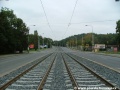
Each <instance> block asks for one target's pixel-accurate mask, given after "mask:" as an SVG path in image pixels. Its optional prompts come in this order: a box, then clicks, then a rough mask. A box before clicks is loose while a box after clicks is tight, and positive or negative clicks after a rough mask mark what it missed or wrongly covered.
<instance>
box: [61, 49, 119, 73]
mask: <svg viewBox="0 0 120 90" xmlns="http://www.w3.org/2000/svg"><path fill="white" fill-rule="evenodd" d="M63 50H64V51H65V52H70V53H72V54H75V55H77V56H80V57H83V58H87V59H89V60H92V61H95V62H98V63H100V64H103V65H105V66H107V67H110V68H112V69H114V70H117V71H119V72H120V55H114V56H113V55H112V56H111V55H110V56H108V55H107V56H106V55H105V54H96V53H93V52H83V51H79V50H71V49H68V48H63Z"/></svg>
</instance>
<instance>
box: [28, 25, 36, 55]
mask: <svg viewBox="0 0 120 90" xmlns="http://www.w3.org/2000/svg"><path fill="white" fill-rule="evenodd" d="M30 26H36V25H29V26H28V27H30ZM27 49H28V53H29V30H28V48H27Z"/></svg>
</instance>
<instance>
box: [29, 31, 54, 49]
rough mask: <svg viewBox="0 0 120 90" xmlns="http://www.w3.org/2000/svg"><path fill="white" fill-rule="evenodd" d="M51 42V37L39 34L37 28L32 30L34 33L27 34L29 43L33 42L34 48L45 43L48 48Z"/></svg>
mask: <svg viewBox="0 0 120 90" xmlns="http://www.w3.org/2000/svg"><path fill="white" fill-rule="evenodd" d="M52 43H53V40H52V39H51V38H46V37H42V36H39V35H38V32H37V30H35V31H34V34H29V45H30V44H33V45H34V49H35V50H37V49H38V48H40V46H43V47H44V46H45V45H47V46H48V48H50V47H52ZM38 45H39V46H38Z"/></svg>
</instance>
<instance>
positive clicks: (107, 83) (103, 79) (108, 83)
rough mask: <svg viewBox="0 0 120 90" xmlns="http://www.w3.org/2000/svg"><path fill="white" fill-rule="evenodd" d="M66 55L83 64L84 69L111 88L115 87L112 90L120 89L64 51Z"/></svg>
mask: <svg viewBox="0 0 120 90" xmlns="http://www.w3.org/2000/svg"><path fill="white" fill-rule="evenodd" d="M65 54H66V55H68V56H69V57H70V58H72V59H73V60H74V61H76V62H77V63H78V64H80V65H81V66H83V67H84V68H85V69H86V70H88V71H89V72H91V73H92V74H93V75H94V76H96V77H97V78H98V79H100V80H101V81H102V82H103V83H104V84H105V85H106V86H108V87H111V88H115V89H112V90H120V89H118V88H116V87H115V86H114V85H113V84H112V83H110V82H109V81H107V80H106V79H105V78H103V77H101V76H100V75H98V74H97V73H96V72H94V71H92V70H91V69H90V68H89V67H87V66H85V65H84V64H82V63H80V62H79V61H78V60H77V59H75V58H74V57H72V56H70V55H69V54H67V53H65Z"/></svg>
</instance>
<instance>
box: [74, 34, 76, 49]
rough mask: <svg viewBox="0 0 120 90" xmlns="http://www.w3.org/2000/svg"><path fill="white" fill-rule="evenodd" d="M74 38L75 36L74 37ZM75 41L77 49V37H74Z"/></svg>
mask: <svg viewBox="0 0 120 90" xmlns="http://www.w3.org/2000/svg"><path fill="white" fill-rule="evenodd" d="M74 37H75V36H74ZM75 39H76V49H77V37H75Z"/></svg>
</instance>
